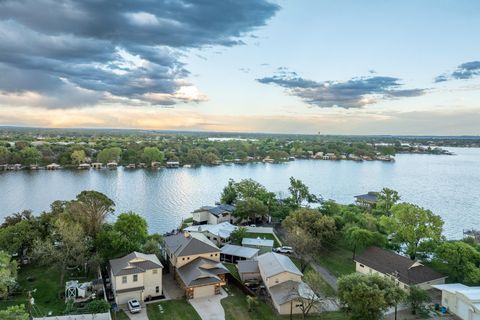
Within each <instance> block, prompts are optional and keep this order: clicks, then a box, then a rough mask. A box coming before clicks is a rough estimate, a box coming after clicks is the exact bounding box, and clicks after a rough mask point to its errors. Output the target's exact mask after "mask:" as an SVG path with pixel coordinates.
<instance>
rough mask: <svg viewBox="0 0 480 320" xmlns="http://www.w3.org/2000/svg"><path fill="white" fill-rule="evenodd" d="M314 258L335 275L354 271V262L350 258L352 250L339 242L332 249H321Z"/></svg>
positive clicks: (338, 275)
mask: <svg viewBox="0 0 480 320" xmlns="http://www.w3.org/2000/svg"><path fill="white" fill-rule="evenodd" d="M315 260H316V261H317V262H318V263H319V264H320V265H321V266H323V267H325V268H327V269H328V271H330V272H331V273H332V274H333V275H335V276H336V277H340V276H343V275H346V274H350V273H354V272H355V262H354V261H353V260H352V251H351V250H350V249H348V248H347V247H346V246H342V245H341V244H340V243H339V244H337V245H336V246H335V247H333V248H332V249H329V250H325V251H322V253H320V254H319V255H318V256H316V257H315Z"/></svg>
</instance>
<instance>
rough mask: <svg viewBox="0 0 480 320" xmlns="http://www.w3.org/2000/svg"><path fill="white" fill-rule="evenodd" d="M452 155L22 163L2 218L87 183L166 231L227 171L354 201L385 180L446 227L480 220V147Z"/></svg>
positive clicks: (272, 186) (452, 231) (4, 199)
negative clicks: (88, 165) (134, 164)
mask: <svg viewBox="0 0 480 320" xmlns="http://www.w3.org/2000/svg"><path fill="white" fill-rule="evenodd" d="M450 150H451V151H453V152H454V153H455V154H456V155H455V156H439V155H418V154H400V155H397V156H396V161H395V162H394V163H385V162H379V161H371V162H353V161H313V160H297V161H292V162H288V163H285V164H248V165H230V166H227V165H223V166H216V167H199V168H181V169H162V170H159V171H150V170H142V169H140V170H124V169H122V168H119V169H118V170H115V171H111V170H100V171H94V170H90V171H77V170H59V171H43V170H42V171H36V172H35V171H34V172H31V171H20V172H4V173H0V218H2V217H4V216H6V215H9V214H11V213H13V212H18V211H21V210H23V209H31V210H33V211H34V213H40V212H41V211H42V210H46V209H48V208H49V205H50V203H51V202H53V201H54V200H68V199H73V198H74V197H75V195H76V194H78V193H79V192H80V191H82V190H97V191H100V192H103V193H105V194H106V195H108V196H109V197H110V198H111V199H113V200H114V201H115V203H116V212H117V213H120V212H125V211H129V210H131V211H135V212H137V213H139V214H141V215H143V216H144V217H145V218H146V219H147V221H148V224H149V228H150V231H152V232H160V233H163V232H166V231H170V230H172V229H174V228H175V227H177V226H178V225H179V223H180V222H181V220H182V218H187V217H189V216H190V212H191V211H192V210H194V209H196V208H198V207H200V206H202V205H212V204H214V202H215V201H217V200H218V199H219V197H220V193H221V191H222V189H223V187H224V186H225V185H226V183H227V181H228V179H229V178H233V179H235V180H240V179H243V178H252V179H254V180H257V181H259V182H260V183H262V184H264V185H265V186H266V187H267V188H268V189H269V190H271V191H275V192H284V193H286V191H287V188H288V179H289V177H290V176H294V177H296V178H298V179H301V180H303V181H304V182H305V183H306V184H307V185H308V186H310V189H311V190H312V191H313V192H314V193H316V194H321V195H322V196H323V197H324V198H325V199H334V200H336V201H338V202H340V203H351V202H353V200H354V198H353V196H354V195H357V194H361V193H365V192H367V191H369V190H379V189H381V188H383V187H389V188H393V189H395V190H398V191H399V192H400V194H401V196H402V199H403V200H404V201H408V202H413V203H416V204H419V205H421V206H423V207H425V208H428V209H431V210H432V211H433V212H435V213H437V214H439V215H441V216H442V217H443V219H444V220H445V227H444V229H445V231H444V233H445V235H446V236H447V237H449V238H459V237H461V236H462V230H463V229H467V228H480V149H463V148H451V149H450Z"/></svg>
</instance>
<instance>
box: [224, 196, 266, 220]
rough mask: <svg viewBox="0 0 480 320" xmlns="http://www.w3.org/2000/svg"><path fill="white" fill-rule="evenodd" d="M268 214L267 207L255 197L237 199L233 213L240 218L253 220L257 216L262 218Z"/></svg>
mask: <svg viewBox="0 0 480 320" xmlns="http://www.w3.org/2000/svg"><path fill="white" fill-rule="evenodd" d="M267 214H268V207H267V206H266V205H264V204H263V203H262V201H260V200H258V199H257V198H245V199H244V200H240V201H237V204H236V207H235V210H234V211H233V215H234V216H235V217H237V218H240V219H242V220H249V219H250V220H251V221H255V220H256V219H257V218H258V217H260V218H263V217H265V216H266V215H267Z"/></svg>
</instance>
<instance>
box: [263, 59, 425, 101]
mask: <svg viewBox="0 0 480 320" xmlns="http://www.w3.org/2000/svg"><path fill="white" fill-rule="evenodd" d="M257 81H258V82H260V83H263V84H275V85H278V86H280V87H282V88H285V89H286V90H287V92H288V93H289V94H291V95H293V96H297V97H299V98H301V99H302V100H303V101H305V102H306V103H308V104H310V105H314V106H318V107H321V108H331V107H340V108H345V109H350V108H361V107H364V106H366V105H369V104H374V103H377V102H378V101H379V100H381V99H395V98H405V97H415V96H420V95H423V94H424V93H425V89H401V87H402V83H401V82H400V79H398V78H393V77H383V76H368V77H359V78H352V79H350V80H347V81H344V82H340V81H324V82H317V81H314V80H308V79H305V78H302V77H300V76H298V75H297V73H295V72H290V71H287V69H285V68H284V67H281V68H278V69H277V73H276V74H275V75H273V76H271V77H264V78H260V79H257Z"/></svg>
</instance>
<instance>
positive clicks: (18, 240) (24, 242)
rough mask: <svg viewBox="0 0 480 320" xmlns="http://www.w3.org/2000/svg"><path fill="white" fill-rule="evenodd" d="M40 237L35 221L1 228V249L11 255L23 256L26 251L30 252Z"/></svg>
mask: <svg viewBox="0 0 480 320" xmlns="http://www.w3.org/2000/svg"><path fill="white" fill-rule="evenodd" d="M39 236H40V234H39V226H38V224H37V223H36V221H35V220H22V221H20V222H17V223H15V224H12V225H8V226H3V227H1V228H0V248H2V250H5V251H6V252H8V253H9V254H15V253H18V254H22V253H23V251H24V250H26V251H30V249H31V248H32V247H33V243H34V241H35V239H36V238H38V237H39Z"/></svg>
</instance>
